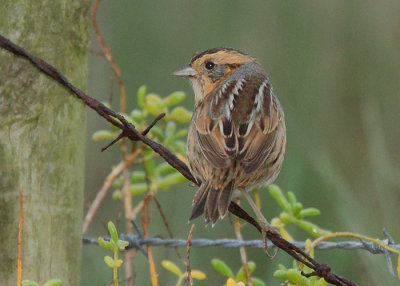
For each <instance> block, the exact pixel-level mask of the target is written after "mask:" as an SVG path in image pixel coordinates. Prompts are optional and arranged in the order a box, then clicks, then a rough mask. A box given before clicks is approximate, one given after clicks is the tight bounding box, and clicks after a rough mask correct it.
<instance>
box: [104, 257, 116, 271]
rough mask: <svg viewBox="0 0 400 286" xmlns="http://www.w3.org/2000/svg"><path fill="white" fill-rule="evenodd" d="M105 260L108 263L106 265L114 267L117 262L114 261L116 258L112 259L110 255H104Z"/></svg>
mask: <svg viewBox="0 0 400 286" xmlns="http://www.w3.org/2000/svg"><path fill="white" fill-rule="evenodd" d="M104 262H105V263H106V265H107V266H108V267H110V268H114V267H115V263H114V259H112V258H111V257H110V256H108V255H107V256H104Z"/></svg>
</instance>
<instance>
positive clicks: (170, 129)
mask: <svg viewBox="0 0 400 286" xmlns="http://www.w3.org/2000/svg"><path fill="white" fill-rule="evenodd" d="M175 131H176V123H175V122H173V121H168V123H167V126H166V127H165V137H166V138H167V140H168V139H169V138H172V136H173V135H174V133H175Z"/></svg>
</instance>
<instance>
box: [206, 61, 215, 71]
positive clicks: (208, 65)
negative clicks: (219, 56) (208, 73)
mask: <svg viewBox="0 0 400 286" xmlns="http://www.w3.org/2000/svg"><path fill="white" fill-rule="evenodd" d="M214 67H215V64H214V63H213V62H207V63H206V69H208V70H212V69H213V68H214Z"/></svg>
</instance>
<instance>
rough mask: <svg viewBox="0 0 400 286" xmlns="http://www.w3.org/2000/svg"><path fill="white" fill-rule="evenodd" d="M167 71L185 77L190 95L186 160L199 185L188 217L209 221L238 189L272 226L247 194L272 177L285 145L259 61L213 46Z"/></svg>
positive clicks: (280, 117) (225, 208) (264, 223)
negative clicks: (190, 117) (191, 87)
mask: <svg viewBox="0 0 400 286" xmlns="http://www.w3.org/2000/svg"><path fill="white" fill-rule="evenodd" d="M173 75H176V76H181V77H185V78H188V79H189V80H190V82H191V84H192V86H193V90H194V97H195V108H194V112H193V117H192V120H191V122H190V126H189V132H188V138H187V161H188V167H189V169H190V171H191V172H192V174H193V176H194V177H195V179H196V180H197V181H198V183H199V184H200V188H199V189H198V191H197V192H196V194H195V196H194V199H193V209H192V213H191V215H190V220H192V219H195V218H196V217H198V216H200V215H201V214H204V217H205V221H206V223H209V222H211V223H212V224H213V225H214V224H215V223H216V222H217V220H218V219H219V218H223V217H224V216H225V215H226V214H227V212H228V207H229V204H230V203H231V200H232V198H233V197H235V196H236V195H239V194H240V193H241V194H243V195H244V196H245V197H246V199H247V200H248V201H249V203H250V205H251V207H252V208H253V210H254V212H255V213H256V215H257V217H258V219H259V220H260V222H261V223H262V226H263V227H264V228H263V229H264V231H267V230H273V229H272V228H271V226H270V225H269V223H268V221H267V220H266V219H265V218H264V216H263V215H262V214H261V212H260V211H259V209H258V208H257V207H256V205H255V203H254V202H253V200H252V199H251V197H250V196H249V195H248V194H247V191H249V190H251V189H252V188H254V187H255V186H258V185H268V184H271V183H272V182H273V181H274V180H275V179H276V177H277V176H278V174H279V171H280V169H281V166H282V163H283V158H284V154H285V145H286V126H285V119H284V113H283V110H282V107H281V105H280V103H279V101H278V98H277V97H276V96H275V94H274V93H273V90H272V85H271V82H270V80H269V78H268V76H267V74H266V72H265V71H264V69H263V68H262V66H261V64H260V63H259V62H258V61H257V60H256V59H255V58H253V57H252V56H250V55H248V54H246V53H244V52H241V51H239V50H236V49H232V48H214V49H209V50H206V51H204V52H201V53H198V54H195V55H194V56H193V57H192V58H191V61H190V63H189V64H188V65H185V66H184V67H182V68H181V69H179V70H177V71H175V72H174V73H173Z"/></svg>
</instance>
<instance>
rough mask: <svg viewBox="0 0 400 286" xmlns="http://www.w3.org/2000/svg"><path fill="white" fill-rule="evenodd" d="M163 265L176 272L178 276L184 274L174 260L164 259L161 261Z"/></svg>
mask: <svg viewBox="0 0 400 286" xmlns="http://www.w3.org/2000/svg"><path fill="white" fill-rule="evenodd" d="M161 265H162V266H163V267H164V268H165V269H167V270H168V271H170V272H172V273H174V274H175V275H176V276H181V275H182V272H181V270H180V269H179V267H178V266H177V265H176V264H175V263H173V262H172V261H169V260H163V261H161Z"/></svg>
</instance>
